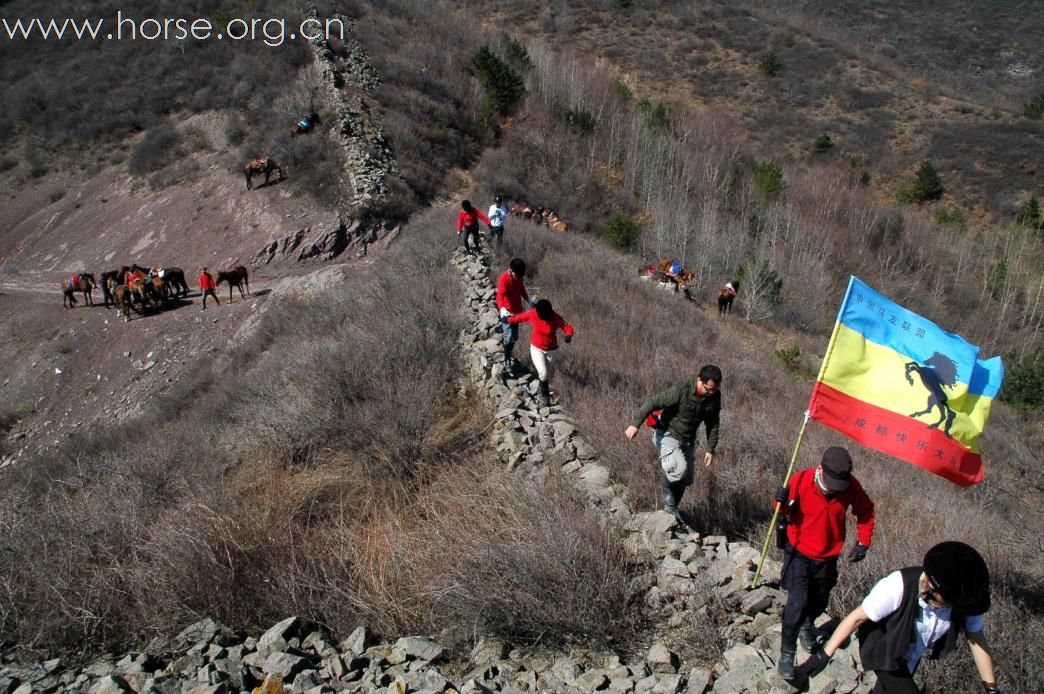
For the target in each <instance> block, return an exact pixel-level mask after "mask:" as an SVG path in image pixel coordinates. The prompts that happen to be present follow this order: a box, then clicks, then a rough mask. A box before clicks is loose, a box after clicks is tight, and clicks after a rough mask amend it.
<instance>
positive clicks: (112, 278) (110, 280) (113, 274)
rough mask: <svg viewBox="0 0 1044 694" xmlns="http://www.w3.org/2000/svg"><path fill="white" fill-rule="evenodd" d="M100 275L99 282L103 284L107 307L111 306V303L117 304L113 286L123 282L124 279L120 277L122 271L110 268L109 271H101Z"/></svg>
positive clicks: (103, 294) (102, 288)
mask: <svg viewBox="0 0 1044 694" xmlns="http://www.w3.org/2000/svg"><path fill="white" fill-rule="evenodd" d="M99 277H100V278H101V282H100V283H99V284H100V285H101V290H102V298H104V299H105V308H109V304H110V303H111V304H113V305H114V306H115V305H116V297H115V296H113V294H112V290H113V288H115V287H117V286H119V285H120V284H122V283H123V281H122V280H121V279H120V271H119V270H108V271H107V272H103V273H101V275H99Z"/></svg>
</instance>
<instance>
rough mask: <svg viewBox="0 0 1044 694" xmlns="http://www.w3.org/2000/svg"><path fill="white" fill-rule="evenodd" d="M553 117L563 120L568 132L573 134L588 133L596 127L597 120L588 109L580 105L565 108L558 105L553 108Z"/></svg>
mask: <svg viewBox="0 0 1044 694" xmlns="http://www.w3.org/2000/svg"><path fill="white" fill-rule="evenodd" d="M555 117H556V118H558V119H559V120H561V121H563V122H564V123H565V124H566V127H567V128H569V132H571V133H573V134H574V135H590V134H591V133H593V132H594V131H595V128H597V127H598V121H597V120H595V117H594V115H592V114H591V113H590V112H589V111H585V110H584V109H583V108H581V107H580V106H575V107H573V108H565V107H564V106H559V107H558V108H556V109H555Z"/></svg>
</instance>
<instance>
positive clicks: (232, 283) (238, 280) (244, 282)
mask: <svg viewBox="0 0 1044 694" xmlns="http://www.w3.org/2000/svg"><path fill="white" fill-rule="evenodd" d="M222 282H228V301H229V303H231V302H232V287H235V288H236V289H238V290H239V295H240V296H241V297H243V298H244V299H245V298H246V294H249V293H250V281H249V277H248V275H247V269H246V268H245V267H244V266H242V265H233V266H232V267H231V268H229V269H228V270H219V271H218V274H217V282H216V283H215V285H220V284H221V283H222ZM243 287H246V294H244V293H243Z"/></svg>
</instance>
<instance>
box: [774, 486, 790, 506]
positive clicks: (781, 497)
mask: <svg viewBox="0 0 1044 694" xmlns="http://www.w3.org/2000/svg"><path fill="white" fill-rule="evenodd" d="M776 501H778V502H779V503H781V504H783V505H784V506H786V505H787V502H789V501H790V487H779V488H778V489H776Z"/></svg>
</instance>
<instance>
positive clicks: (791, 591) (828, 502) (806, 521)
mask: <svg viewBox="0 0 1044 694" xmlns="http://www.w3.org/2000/svg"><path fill="white" fill-rule="evenodd" d="M776 501H778V502H779V504H780V509H779V510H780V513H781V514H782V515H783V516H784V517H785V518H786V519H787V546H786V548H785V549H784V552H783V577H782V580H781V581H780V585H781V587H783V588H785V589H786V591H787V603H786V605H785V606H784V608H783V637H782V639H781V640H780V646H779V661H778V662H777V669H778V670H779V674H780V675H782V676H783V678H784V679H788V680H790V679H793V678H794V677H795V674H796V673H795V671H794V654H795V652H796V650H797V640H798V638H799V637H800V639H801V646H802V648H804V649H805V650H806V651H808V652H809V653H813V652H815V651H816V650H818V648H819V634H818V633H817V632H816V629H815V621H816V617H818V616H819V615H821V614H822V613H823V612H824V611H825V610H826V608H827V604H828V602H829V600H830V591H831V590H832V589H833V587H834V584H836V583H837V558H838V557H839V556H840V555H841V551H842V550H843V549H844V546H845V515H846V513H847V512H848V509H852V513H853V515H855V517H856V533H857V535H858V542H856V544H855V545H853V547H852V549H851V550H850V551H849V553H848V560H849V561H853V562H856V561H862V560H863V559H864V558H865V557H866V550H867V548H869V547H870V543H871V542H872V541H873V537H874V503H873V502H872V501H870V497H868V496H867V495H866V492H865V491H863V487H862V485H861V484H859V480H857V479H856V478H855V476H853V475H852V456H850V455H849V454H848V451H846V450H845V449H844V448H840V447H838V446H831V447H830V448H828V449H826V450H825V451H823V459H822V460H821V461H820V463H819V465H817V466H816V467H815V468H811V469H808V470H802V471H800V472H798V473H796V474H795V475H794V476H793V477H792V478H791V479H790V484H788V485H787V486H785V487H780V488H779V489H778V490H777V491H776Z"/></svg>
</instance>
